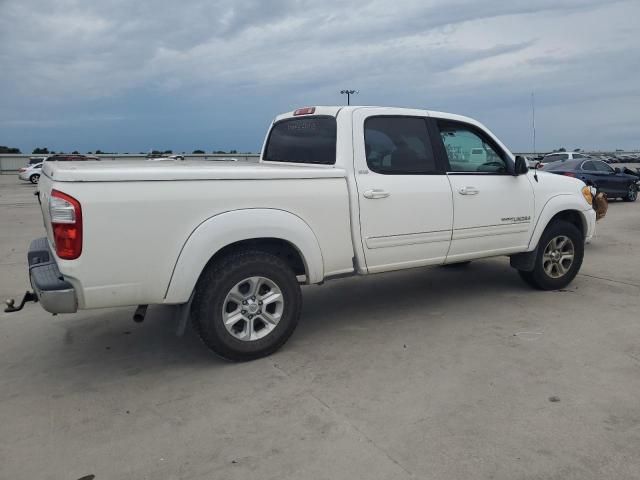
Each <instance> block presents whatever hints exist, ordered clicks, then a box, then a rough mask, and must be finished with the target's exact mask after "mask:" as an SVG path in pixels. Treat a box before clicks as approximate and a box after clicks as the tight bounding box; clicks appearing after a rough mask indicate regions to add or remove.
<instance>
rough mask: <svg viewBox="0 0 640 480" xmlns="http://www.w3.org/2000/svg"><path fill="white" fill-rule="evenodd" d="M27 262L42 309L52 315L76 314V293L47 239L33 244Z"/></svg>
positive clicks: (32, 284)
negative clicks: (66, 278) (61, 270)
mask: <svg viewBox="0 0 640 480" xmlns="http://www.w3.org/2000/svg"><path fill="white" fill-rule="evenodd" d="M27 260H28V261H29V278H30V280H31V286H32V287H33V290H34V292H35V294H36V295H37V296H38V301H39V302H40V303H41V305H42V308H44V309H45V310H46V311H47V312H51V313H74V312H76V311H77V310H78V299H77V297H76V291H75V290H74V289H73V286H72V285H71V284H70V283H69V282H68V281H66V280H65V279H64V276H63V275H62V274H61V273H60V270H59V269H58V265H57V264H56V260H55V257H54V256H53V254H52V253H51V250H50V249H49V243H48V242H47V239H46V238H44V237H43V238H36V239H35V240H33V241H32V242H31V245H30V246H29V252H28V253H27Z"/></svg>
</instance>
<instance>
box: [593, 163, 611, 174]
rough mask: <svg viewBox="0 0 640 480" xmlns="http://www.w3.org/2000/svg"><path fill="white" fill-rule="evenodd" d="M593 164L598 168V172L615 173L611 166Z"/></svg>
mask: <svg viewBox="0 0 640 480" xmlns="http://www.w3.org/2000/svg"><path fill="white" fill-rule="evenodd" d="M593 164H594V165H595V166H596V170H597V171H598V172H602V173H613V168H611V167H610V166H609V165H607V164H606V163H604V162H593Z"/></svg>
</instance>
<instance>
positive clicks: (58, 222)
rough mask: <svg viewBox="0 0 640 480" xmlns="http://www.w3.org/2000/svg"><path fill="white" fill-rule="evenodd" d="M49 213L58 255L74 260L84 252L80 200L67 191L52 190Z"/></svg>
mask: <svg viewBox="0 0 640 480" xmlns="http://www.w3.org/2000/svg"><path fill="white" fill-rule="evenodd" d="M49 215H50V217H51V226H52V229H53V242H54V244H55V248H56V254H57V255H58V257H60V258H62V259H64V260H74V259H76V258H78V257H79V256H80V254H81V253H82V209H81V208H80V202H78V201H77V200H76V199H75V198H73V197H71V196H69V195H67V194H66V193H62V192H59V191H58V190H52V191H51V197H49Z"/></svg>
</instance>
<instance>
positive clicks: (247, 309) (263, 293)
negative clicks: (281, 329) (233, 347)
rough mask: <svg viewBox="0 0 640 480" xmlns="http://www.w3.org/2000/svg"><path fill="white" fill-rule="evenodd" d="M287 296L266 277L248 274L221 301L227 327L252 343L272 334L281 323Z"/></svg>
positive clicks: (236, 336) (230, 331)
mask: <svg viewBox="0 0 640 480" xmlns="http://www.w3.org/2000/svg"><path fill="white" fill-rule="evenodd" d="M283 310H284V297H283V295H282V291H281V290H280V287H278V285H277V284H276V283H275V282H274V281H273V280H270V279H268V278H266V277H249V278H245V279H244V280H242V281H240V282H238V283H236V284H235V286H234V287H233V288H232V289H231V290H230V291H229V293H228V294H227V296H226V298H225V300H224V303H223V304H222V318H223V321H224V326H225V328H226V329H227V332H229V333H230V334H231V335H232V336H233V337H235V338H237V339H238V340H242V341H245V342H250V341H254V340H259V339H261V338H264V337H266V336H267V335H269V334H270V333H271V332H272V331H273V329H274V328H276V326H277V325H278V322H280V318H281V317H282V312H283Z"/></svg>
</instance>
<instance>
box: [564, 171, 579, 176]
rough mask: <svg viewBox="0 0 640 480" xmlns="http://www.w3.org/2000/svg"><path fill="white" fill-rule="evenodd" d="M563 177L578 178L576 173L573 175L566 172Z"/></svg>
mask: <svg viewBox="0 0 640 480" xmlns="http://www.w3.org/2000/svg"><path fill="white" fill-rule="evenodd" d="M563 175H564V176H565V177H575V176H576V174H575V173H573V172H564V173H563Z"/></svg>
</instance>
